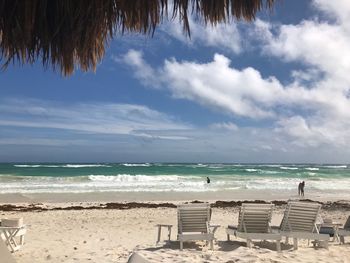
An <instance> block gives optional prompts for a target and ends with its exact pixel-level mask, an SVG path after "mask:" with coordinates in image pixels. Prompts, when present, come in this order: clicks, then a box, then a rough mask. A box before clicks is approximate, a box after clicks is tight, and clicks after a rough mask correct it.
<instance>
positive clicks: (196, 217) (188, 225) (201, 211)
mask: <svg viewBox="0 0 350 263" xmlns="http://www.w3.org/2000/svg"><path fill="white" fill-rule="evenodd" d="M210 213H211V210H210V205H209V204H186V205H179V206H178V207H177V219H178V234H177V239H178V240H179V241H180V250H183V242H185V241H193V240H206V241H209V242H210V248H211V249H213V246H214V244H213V241H214V234H213V233H212V232H211V229H210Z"/></svg>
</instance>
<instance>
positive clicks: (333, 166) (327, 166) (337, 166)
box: [322, 165, 347, 169]
mask: <svg viewBox="0 0 350 263" xmlns="http://www.w3.org/2000/svg"><path fill="white" fill-rule="evenodd" d="M322 167H325V168H330V169H339V168H347V165H324V166H322Z"/></svg>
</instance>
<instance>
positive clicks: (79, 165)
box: [62, 164, 111, 168]
mask: <svg viewBox="0 0 350 263" xmlns="http://www.w3.org/2000/svg"><path fill="white" fill-rule="evenodd" d="M62 167H67V168H91V167H111V166H110V165H106V164H66V165H63V166H62Z"/></svg>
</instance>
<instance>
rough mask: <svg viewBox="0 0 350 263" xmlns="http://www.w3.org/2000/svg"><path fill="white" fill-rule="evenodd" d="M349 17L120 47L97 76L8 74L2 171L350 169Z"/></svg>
mask: <svg viewBox="0 0 350 263" xmlns="http://www.w3.org/2000/svg"><path fill="white" fill-rule="evenodd" d="M349 17H350V6H349V4H348V3H347V1H346V0H337V1H327V0H314V1H282V2H280V3H278V4H277V5H276V6H275V9H274V11H273V13H267V12H263V13H260V14H259V16H258V18H257V20H256V21H255V22H254V23H251V24H248V23H245V22H238V23H233V24H231V25H223V24H220V25H218V26H217V27H216V28H212V27H207V28H205V27H203V26H202V24H201V23H200V21H195V20H194V19H191V30H192V31H191V33H192V37H191V39H189V38H187V37H186V36H185V35H184V34H183V33H182V29H181V26H180V25H179V23H177V21H174V22H167V23H164V24H163V25H161V26H160V27H158V28H157V30H156V32H155V34H154V37H150V36H141V35H137V34H127V35H124V36H120V35H116V36H115V39H114V40H113V41H112V42H111V43H110V45H109V48H108V49H107V52H106V55H105V58H104V60H103V61H102V62H101V64H100V65H99V66H98V68H97V71H96V72H95V73H91V72H89V73H84V72H81V71H80V70H79V69H77V70H76V72H75V74H74V75H73V76H71V77H62V76H61V75H60V74H59V73H58V72H54V71H52V70H51V69H44V68H43V67H42V66H41V64H40V63H37V64H35V65H33V66H29V65H25V66H19V65H11V66H10V67H9V68H8V69H7V70H6V71H4V72H1V73H0V92H1V97H0V161H1V162H254V163H256V162H270V163H271V162H292V163H295V162H298V163H300V162H316V163H348V160H349V157H350V150H349V149H348V147H347V144H348V143H347V142H348V141H349V139H350V135H349V132H348V131H349V129H350V119H349V117H350V101H349V97H350V91H349V84H348V83H350V75H349V74H348V72H349V71H350V62H349V61H348V59H347V58H348V57H349V56H350V26H349V25H350V23H349V22H350V19H349Z"/></svg>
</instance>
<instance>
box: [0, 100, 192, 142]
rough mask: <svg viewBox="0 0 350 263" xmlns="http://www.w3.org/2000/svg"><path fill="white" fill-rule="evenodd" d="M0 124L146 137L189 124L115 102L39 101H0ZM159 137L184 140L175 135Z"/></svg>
mask: <svg viewBox="0 0 350 263" xmlns="http://www.w3.org/2000/svg"><path fill="white" fill-rule="evenodd" d="M0 126H14V127H27V128H50V129H65V130H73V131H78V132H85V133H92V134H120V135H123V134H124V135H134V136H146V135H147V133H148V132H153V133H155V132H156V131H170V132H171V131H176V130H185V129H189V128H190V126H189V125H187V124H184V123H181V122H179V121H176V120H175V119H174V118H173V117H171V116H168V115H166V114H164V113H161V112H158V111H155V110H152V109H150V108H148V107H146V106H142V105H133V104H116V103H84V104H83V103H80V104H70V105H61V104H56V103H53V102H45V101H40V100H14V99H11V100H1V106H0ZM152 136H153V138H161V139H177V140H178V139H184V138H183V137H176V136H175V135H173V136H172V135H171V134H170V135H168V136H157V134H153V135H152Z"/></svg>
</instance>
